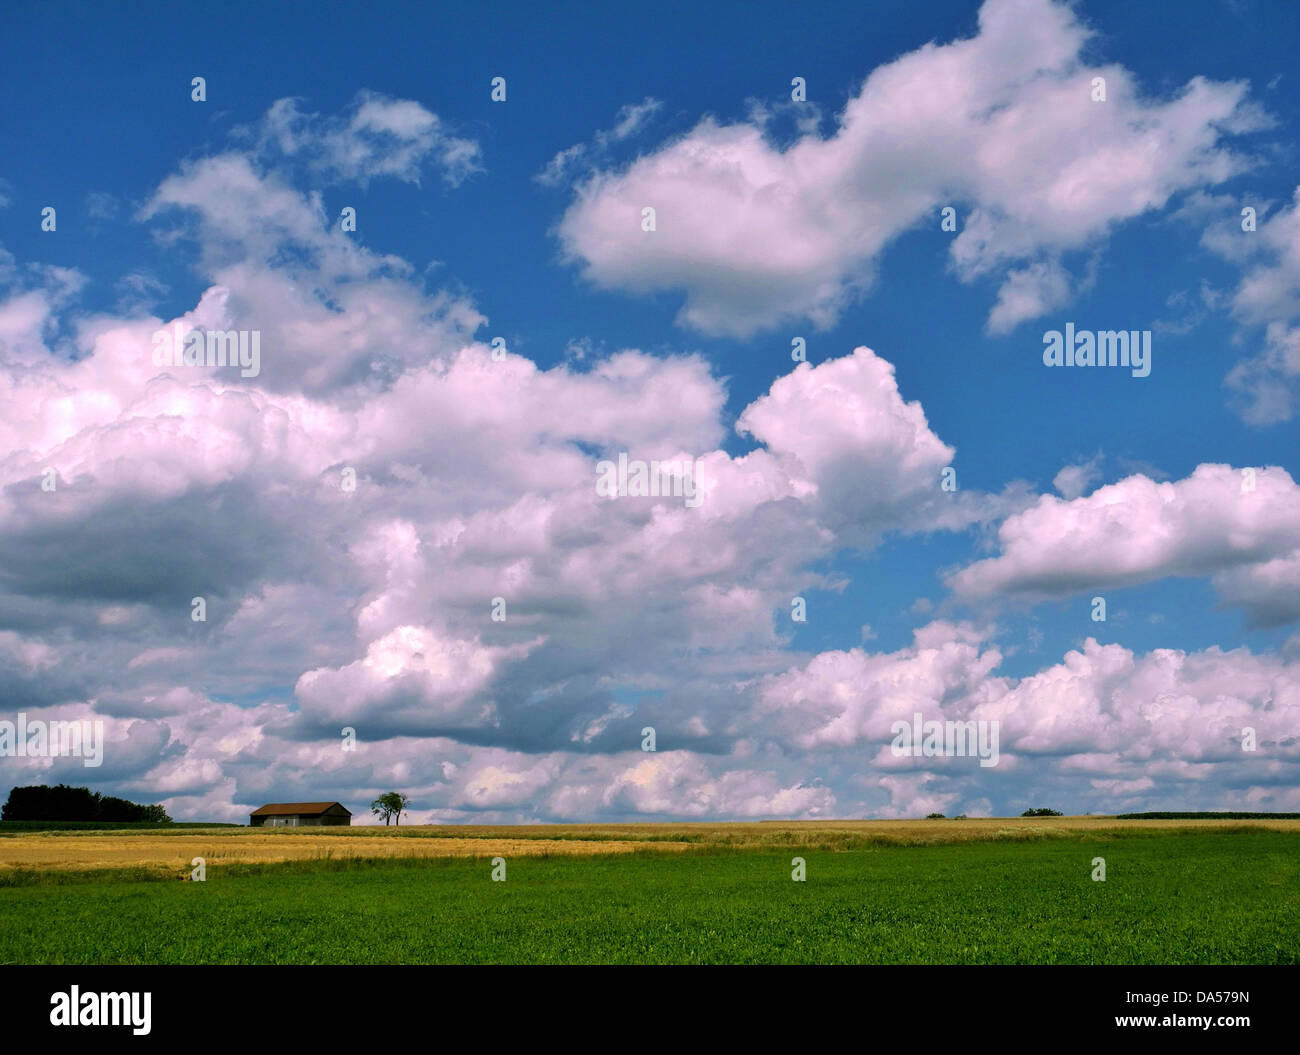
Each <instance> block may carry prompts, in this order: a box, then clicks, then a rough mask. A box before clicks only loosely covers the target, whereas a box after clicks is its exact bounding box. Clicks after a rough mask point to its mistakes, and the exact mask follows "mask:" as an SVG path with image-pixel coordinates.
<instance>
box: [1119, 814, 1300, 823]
mask: <svg viewBox="0 0 1300 1055" xmlns="http://www.w3.org/2000/svg"><path fill="white" fill-rule="evenodd" d="M1116 817H1117V818H1118V819H1119V820H1122V821H1249V820H1261V821H1277V820H1282V821H1294V820H1300V813H1118V814H1116Z"/></svg>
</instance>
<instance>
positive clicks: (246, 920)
mask: <svg viewBox="0 0 1300 1055" xmlns="http://www.w3.org/2000/svg"><path fill="white" fill-rule="evenodd" d="M399 833H400V834H399ZM106 838H109V837H106V836H104V835H103V834H101V833H85V834H83V833H73V832H68V833H62V832H60V833H52V834H42V835H32V834H21V835H15V836H10V837H5V838H3V839H0V854H3V859H4V861H5V864H4V865H3V866H0V963H21V964H30V963H86V964H118V963H165V964H173V963H175V964H191V963H887V964H895V963H1043V964H1049V963H1116V964H1142V963H1150V964H1178V963H1201V964H1229V963H1264V964H1279V963H1288V964H1295V963H1300V822H1297V821H1267V822H1254V821H1252V822H1247V821H1231V822H1227V821H1218V822H1214V821H1210V822H1206V821H1197V822H1188V821H1143V822H1117V821H1115V819H1113V818H1044V819H1041V820H1034V821H1029V820H1019V819H1017V820H995V821H924V822H921V821H912V822H906V821H900V822H882V821H871V822H810V823H800V824H792V823H775V824H734V825H708V824H705V825H574V826H565V827H563V828H556V827H552V826H537V827H535V828H534V827H528V828H508V829H501V828H473V829H467V828H460V827H456V828H401V829H397V828H393V829H387V830H385V829H373V828H372V829H366V828H352V829H315V830H306V831H299V832H296V833H289V832H250V831H249V830H248V829H223V830H219V831H212V832H205V833H202V834H195V833H194V832H193V831H192V830H191V831H182V832H176V833H167V834H159V833H158V832H131V833H124V834H121V835H118V836H116V837H114V838H109V842H110V843H111V844H113V845H114V846H116V847H117V848H118V850H117V851H113V852H120V853H121V854H122V855H123V856H121V857H116V858H112V861H113V863H112V864H111V865H110V866H107V867H106V861H105V860H103V859H101V860H100V861H99V863H98V865H97V866H96V867H89V866H88V865H90V864H93V863H94V861H93V858H86V857H83V856H82V855H80V854H72V853H68V852H67V851H66V850H64V851H63V856H62V857H59V858H58V860H56V861H54V863H53V864H51V863H49V860H48V859H47V858H46V857H43V856H42V855H44V854H49V853H50V851H49V850H48V849H47V848H46V847H48V846H49V845H54V846H55V848H56V851H57V849H58V847H59V846H65V847H66V846H75V845H76V844H79V843H82V842H83V841H93V843H94V844H95V845H98V844H99V841H100V840H104V839H106ZM196 839H197V840H200V841H201V842H202V845H204V846H206V847H207V848H208V849H209V850H210V851H212V852H213V853H214V856H213V857H212V858H209V861H208V866H207V879H206V881H205V882H202V883H196V882H188V881H186V882H181V881H179V880H178V878H177V877H178V875H179V874H180V869H179V867H178V865H177V862H179V861H180V859H181V857H183V856H184V855H185V854H189V853H190V844H191V842H192V841H193V840H196ZM249 840H253V842H251V843H250V841H249ZM376 842H377V843H382V844H383V845H384V847H385V848H386V849H387V851H388V852H387V853H384V854H382V855H376V854H374V853H373V852H372V851H373V847H372V845H371V844H372V843H376ZM33 844H39V845H37V846H36V847H35V848H33ZM163 844H170V845H171V847H172V848H171V849H167V848H166V847H164V846H163ZM15 846H17V847H21V848H22V852H19V851H18V850H15ZM223 846H226V847H227V850H226V851H224V853H225V856H222V853H223V851H222V849H221V848H222V847H223ZM182 847H184V849H182ZM160 848H161V850H160ZM103 853H105V854H109V853H110V850H109V849H108V848H105V849H104V850H103ZM276 854H288V855H289V856H280V857H277V856H275V855H276ZM168 855H172V856H168ZM241 855H242V856H241ZM54 856H55V857H58V854H57V853H55V855H54ZM495 856H500V857H504V858H505V859H506V862H507V873H506V880H505V881H504V882H494V881H493V880H492V878H491V874H492V870H493V866H492V863H491V858H492V857H495ZM795 856H799V857H802V858H803V859H804V861H805V862H806V880H805V881H804V882H794V881H792V879H791V872H792V858H793V857H795ZM173 857H174V860H173ZM1097 857H1103V858H1105V860H1106V869H1107V875H1106V881H1105V882H1095V881H1094V880H1093V879H1092V874H1093V867H1094V866H1093V863H1092V862H1093V860H1094V858H1097ZM163 858H166V860H165V861H164V860H163ZM38 861H42V862H46V863H44V864H42V865H41V866H39V867H34V866H33V865H35V864H36V863H37V862H38ZM60 862H61V863H60ZM184 864H185V866H186V867H188V859H186V860H185V861H184Z"/></svg>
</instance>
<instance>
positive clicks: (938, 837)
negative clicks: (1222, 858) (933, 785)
mask: <svg viewBox="0 0 1300 1055" xmlns="http://www.w3.org/2000/svg"><path fill="white" fill-rule="evenodd" d="M1250 828H1267V829H1272V830H1275V831H1288V832H1297V833H1300V820H1282V819H1249V820H1118V819H1116V818H1114V817H1039V818H1028V817H1014V818H1009V817H1007V818H971V819H968V820H933V821H928V820H900V821H756V822H740V823H727V824H720V823H700V824H565V825H520V826H461V825H455V826H449V825H436V826H435V825H411V826H402V827H387V828H386V827H382V826H373V825H367V826H358V827H349V828H297V829H293V830H286V829H276V830H266V829H250V828H185V829H177V830H176V831H174V832H168V831H157V830H155V831H139V830H135V831H131V830H127V831H120V832H105V831H84V832H83V831H60V832H14V833H8V832H6V833H0V875H2V874H3V873H4V872H5V871H7V870H14V869H24V870H35V871H79V870H92V869H105V868H145V869H157V870H160V871H167V872H173V873H175V874H177V875H180V874H182V873H183V872H187V871H188V870H189V868H190V862H191V861H192V859H193V858H195V857H202V858H203V859H204V861H205V862H206V863H207V864H208V865H209V866H214V865H215V866H220V865H223V864H233V863H241V864H261V863H270V862H278V861H300V860H314V859H329V860H340V859H346V858H356V859H369V858H392V857H413V858H422V857H497V856H500V857H506V858H510V857H518V856H531V855H580V854H613V853H629V852H635V851H662V852H675V851H681V850H686V849H707V848H710V847H716V848H734V849H744V848H753V849H776V848H781V847H790V848H792V849H805V850H830V851H835V850H855V849H865V848H870V847H872V846H884V845H904V846H929V845H936V844H941V843H960V842H979V841H1024V840H1033V839H1069V838H1082V837H1088V838H1098V837H1102V838H1106V837H1114V838H1123V837H1140V836H1141V835H1142V834H1144V833H1152V834H1154V833H1156V832H1169V831H1171V830H1185V831H1199V830H1203V829H1219V830H1222V829H1237V830H1240V829H1250Z"/></svg>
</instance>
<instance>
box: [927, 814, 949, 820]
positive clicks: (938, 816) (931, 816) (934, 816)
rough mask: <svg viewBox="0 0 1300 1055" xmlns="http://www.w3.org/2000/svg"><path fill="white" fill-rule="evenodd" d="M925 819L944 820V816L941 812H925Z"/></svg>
mask: <svg viewBox="0 0 1300 1055" xmlns="http://www.w3.org/2000/svg"><path fill="white" fill-rule="evenodd" d="M925 819H926V820H927V821H941V820H945V819H946V818H945V817H944V815H943V814H942V813H927V814H926V815H925Z"/></svg>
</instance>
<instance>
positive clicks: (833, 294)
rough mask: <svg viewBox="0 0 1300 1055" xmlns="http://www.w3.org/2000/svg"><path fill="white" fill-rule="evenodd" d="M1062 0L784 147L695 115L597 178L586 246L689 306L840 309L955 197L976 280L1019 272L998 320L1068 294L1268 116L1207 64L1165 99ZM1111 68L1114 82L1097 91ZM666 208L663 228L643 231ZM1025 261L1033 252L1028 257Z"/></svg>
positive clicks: (606, 281) (721, 329) (766, 313)
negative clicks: (1091, 253)
mask: <svg viewBox="0 0 1300 1055" xmlns="http://www.w3.org/2000/svg"><path fill="white" fill-rule="evenodd" d="M1090 36H1091V35H1090V32H1089V31H1088V30H1087V29H1085V27H1084V26H1083V25H1082V24H1081V22H1080V21H1079V20H1078V19H1077V18H1076V16H1075V15H1074V13H1073V12H1072V11H1071V9H1070V8H1068V7H1067V6H1065V5H1064V4H1059V3H1053V2H1051V0H988V2H987V3H985V4H984V6H983V7H982V8H981V9H980V15H979V33H978V34H977V35H976V36H975V37H972V38H969V39H965V40H958V41H954V42H952V43H949V44H944V45H936V44H927V45H925V46H924V47H922V48H920V49H918V50H916V51H913V52H911V53H909V54H906V55H904V56H902V57H900V58H898V59H896V60H894V61H893V62H890V63H888V64H886V65H884V66H881V67H879V68H877V69H876V70H875V71H874V72H873V73H872V74H871V75H870V76H869V77H868V78H867V80H866V82H865V83H864V84H863V85H862V88H861V90H860V91H859V93H858V94H857V95H856V96H854V97H852V98H851V99H850V100H849V102H848V104H847V106H846V107H845V109H844V111H843V113H842V114H841V115H840V119H839V127H838V129H837V130H836V132H835V133H834V135H832V136H831V137H830V138H828V139H822V138H820V137H819V136H817V135H816V134H814V133H809V134H804V135H802V136H801V137H800V138H798V139H797V140H796V141H795V142H794V143H793V145H791V146H790V147H789V148H788V149H780V148H778V147H776V146H774V145H773V144H772V143H771V142H769V141H768V139H767V138H766V136H765V131H764V127H763V123H762V122H759V123H752V122H751V123H739V124H720V123H719V122H717V121H716V120H714V119H712V118H708V117H706V118H705V119H703V120H702V121H701V122H700V123H699V124H698V125H697V126H696V127H695V128H694V129H693V130H692V131H691V132H690V133H688V134H687V135H684V136H682V137H680V138H678V139H675V140H673V141H671V142H669V143H667V144H665V145H663V146H662V147H661V148H660V149H658V150H657V151H655V152H653V153H651V154H648V155H645V156H643V157H641V158H638V159H637V160H636V161H634V162H633V163H631V164H630V165H628V166H627V167H626V168H624V169H622V170H619V171H600V172H596V173H594V174H593V175H592V176H591V177H590V178H589V179H588V180H587V181H585V182H584V183H583V184H581V185H580V186H579V188H578V189H577V194H576V197H575V200H574V202H573V203H572V204H571V206H570V207H569V209H568V211H567V212H566V213H565V215H564V217H563V219H562V220H561V221H560V224H559V226H558V234H559V237H560V240H561V242H562V245H563V248H564V251H565V253H566V255H567V257H568V258H569V259H570V260H572V261H575V262H577V263H580V264H581V266H582V270H583V274H584V275H585V276H586V277H587V278H588V279H590V280H591V281H592V282H594V283H596V284H597V285H600V286H603V287H610V288H618V289H624V290H629V291H632V292H638V293H647V292H653V291H659V290H682V291H684V293H685V304H684V306H683V307H682V309H681V312H680V314H679V316H678V321H679V322H680V323H681V324H683V325H687V326H691V327H693V328H695V329H698V330H701V331H703V332H706V333H711V334H734V335H739V336H747V335H750V334H753V333H754V332H756V331H758V330H762V329H767V328H770V327H772V326H775V325H777V324H778V323H780V322H782V321H784V320H789V319H794V318H807V319H809V320H811V321H812V322H813V324H814V325H817V326H825V325H829V324H830V323H832V322H833V321H834V320H835V319H836V318H837V317H838V315H839V313H840V312H841V310H842V309H843V308H844V306H845V305H846V304H847V303H848V302H849V301H850V300H851V299H852V298H853V297H855V296H856V295H858V294H859V293H860V292H861V291H862V290H864V289H865V288H867V287H868V286H869V285H870V284H871V282H872V277H873V270H874V267H875V264H876V261H877V258H878V257H879V255H880V253H881V252H882V250H883V249H884V248H885V247H886V246H888V245H889V244H890V243H891V242H892V241H893V240H894V239H896V238H897V237H898V236H899V235H900V234H901V233H903V232H904V231H906V230H908V229H909V228H912V227H914V226H916V225H918V224H920V223H923V222H926V221H929V222H932V223H933V224H934V226H935V227H936V229H937V226H938V220H939V209H940V208H941V207H943V206H946V205H952V206H954V207H955V208H957V209H958V213H959V216H960V218H961V229H960V233H959V234H958V235H957V237H956V238H955V239H954V240H953V242H952V247H951V260H952V264H953V267H954V268H955V270H956V273H957V275H958V277H959V278H961V279H962V280H963V281H974V280H976V279H979V278H982V277H985V276H990V275H992V274H994V273H999V272H1003V271H1008V270H1010V277H1009V278H1008V279H1007V280H1005V281H1004V283H1003V285H1002V288H1001V290H1000V292H999V294H998V301H997V305H996V307H995V308H994V310H993V313H992V314H991V316H990V319H989V328H990V330H992V331H993V332H1006V331H1008V330H1009V329H1010V328H1012V327H1013V326H1014V325H1016V324H1017V323H1019V322H1021V321H1024V320H1025V319H1028V318H1032V317H1035V316H1036V315H1038V314H1041V313H1042V312H1044V311H1048V310H1051V309H1052V308H1053V307H1055V306H1059V305H1060V304H1062V303H1064V302H1065V300H1066V299H1067V298H1068V297H1069V295H1070V288H1071V286H1072V285H1073V281H1072V280H1071V279H1070V277H1069V275H1068V273H1067V272H1066V270H1065V264H1064V263H1063V258H1064V255H1065V254H1067V253H1070V252H1072V251H1078V250H1085V249H1089V248H1092V247H1094V246H1096V245H1097V244H1099V243H1100V242H1101V241H1102V240H1103V239H1104V238H1105V237H1106V235H1107V234H1108V232H1109V231H1110V230H1111V229H1112V228H1113V227H1115V226H1116V225H1117V224H1120V223H1123V222H1124V221H1126V220H1130V219H1132V218H1134V217H1137V216H1140V215H1142V214H1144V213H1146V212H1148V211H1150V210H1155V209H1161V208H1163V207H1164V206H1165V205H1166V203H1167V202H1168V201H1169V199H1170V198H1171V197H1172V196H1173V195H1175V194H1177V193H1179V192H1182V191H1188V190H1193V189H1196V188H1201V187H1205V186H1209V185H1213V184H1217V183H1219V182H1222V181H1223V180H1225V179H1227V178H1229V177H1230V176H1232V175H1234V174H1236V173H1238V172H1240V171H1242V169H1243V168H1244V164H1245V163H1244V161H1243V160H1242V159H1241V158H1239V157H1237V156H1236V155H1235V154H1233V153H1232V152H1231V151H1230V150H1229V149H1228V148H1226V147H1225V146H1224V145H1223V141H1224V138H1225V137H1226V136H1227V135H1231V134H1235V133H1239V132H1244V131H1249V130H1252V129H1254V128H1258V127H1261V126H1262V125H1263V124H1264V121H1265V119H1264V118H1263V117H1262V116H1261V115H1260V114H1259V113H1258V112H1257V111H1256V110H1255V109H1254V108H1252V107H1251V106H1249V105H1248V104H1246V102H1245V96H1246V89H1245V86H1244V85H1243V84H1239V83H1214V82H1210V81H1207V80H1204V79H1203V78H1199V77H1197V78H1193V79H1192V80H1191V81H1189V82H1188V84H1186V85H1185V86H1184V87H1183V88H1182V89H1181V91H1179V92H1178V93H1177V94H1176V95H1174V96H1173V97H1171V98H1168V99H1165V100H1157V99H1147V98H1144V97H1143V96H1142V94H1141V93H1140V91H1139V90H1138V87H1137V84H1136V81H1135V78H1134V76H1133V75H1132V74H1131V73H1129V72H1128V71H1127V70H1124V69H1122V68H1120V67H1118V66H1114V65H1109V66H1097V67H1093V66H1089V65H1088V64H1086V63H1085V62H1084V61H1083V59H1082V52H1083V49H1084V47H1085V45H1086V44H1087V43H1088V41H1089V39H1090ZM1094 76H1104V77H1105V78H1106V81H1107V100H1106V102H1104V103H1098V102H1093V101H1092V98H1091V81H1092V78H1093V77H1094ZM647 206H649V207H653V208H654V209H655V210H656V223H657V229H656V230H655V231H653V232H645V231H643V230H642V229H641V223H640V220H641V211H642V209H643V208H645V207H647ZM1012 265H1016V266H1014V267H1013V266H1012Z"/></svg>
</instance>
